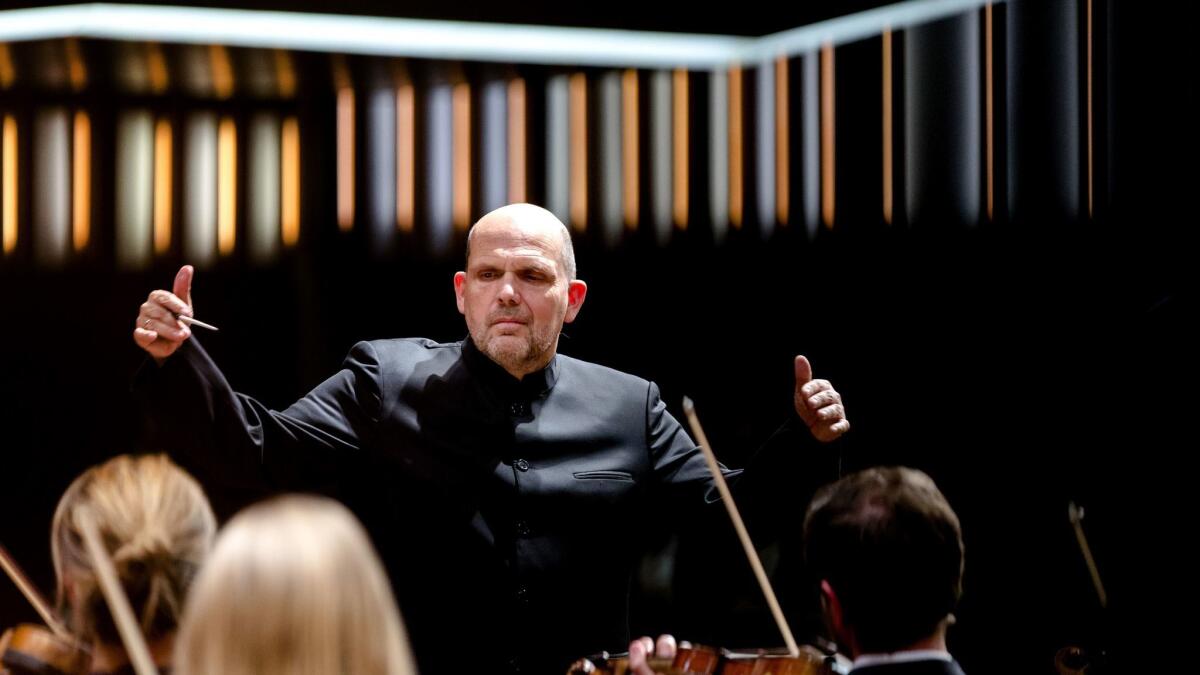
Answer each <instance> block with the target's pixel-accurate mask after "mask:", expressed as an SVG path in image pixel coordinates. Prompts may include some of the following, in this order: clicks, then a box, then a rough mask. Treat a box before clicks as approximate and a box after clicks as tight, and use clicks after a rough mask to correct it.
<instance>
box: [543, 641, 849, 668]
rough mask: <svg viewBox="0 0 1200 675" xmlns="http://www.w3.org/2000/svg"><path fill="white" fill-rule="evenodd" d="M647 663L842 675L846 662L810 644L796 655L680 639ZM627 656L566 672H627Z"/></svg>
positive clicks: (598, 658)
mask: <svg viewBox="0 0 1200 675" xmlns="http://www.w3.org/2000/svg"><path fill="white" fill-rule="evenodd" d="M646 664H647V665H648V666H649V667H650V669H651V670H653V671H654V672H655V673H660V674H661V675H768V674H769V675H844V673H846V672H848V670H849V661H848V660H846V658H845V657H843V656H840V655H838V654H836V653H826V652H823V651H821V650H819V649H817V648H816V647H812V646H810V645H800V647H799V650H798V653H797V654H794V655H793V654H791V653H788V652H787V650H786V649H784V650H763V649H758V650H754V651H735V650H728V649H720V650H718V649H715V648H713V647H707V646H703V645H691V644H689V643H687V642H682V643H680V645H679V649H678V651H677V652H676V654H675V657H674V658H661V657H653V658H647V659H646ZM629 672H630V671H629V656H628V655H626V654H619V655H610V654H608V653H607V652H602V653H601V654H598V655H595V656H589V657H585V658H582V659H579V660H578V661H576V662H575V663H573V664H571V666H570V668H569V669H568V670H567V675H626V674H627V673H629Z"/></svg>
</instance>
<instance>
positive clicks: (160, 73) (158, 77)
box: [146, 42, 169, 94]
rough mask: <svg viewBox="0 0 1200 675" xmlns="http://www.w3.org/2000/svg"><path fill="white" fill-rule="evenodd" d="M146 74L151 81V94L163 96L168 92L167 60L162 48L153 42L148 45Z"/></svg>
mask: <svg viewBox="0 0 1200 675" xmlns="http://www.w3.org/2000/svg"><path fill="white" fill-rule="evenodd" d="M146 72H147V75H148V76H149V80H150V93H152V94H162V93H164V92H166V91H167V84H168V79H169V78H168V75H167V59H166V57H164V56H163V53H162V47H160V46H159V45H157V44H155V43H153V42H149V43H147V44H146Z"/></svg>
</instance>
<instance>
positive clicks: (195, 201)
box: [181, 112, 217, 267]
mask: <svg viewBox="0 0 1200 675" xmlns="http://www.w3.org/2000/svg"><path fill="white" fill-rule="evenodd" d="M186 129H187V130H186V132H185V133H186V138H185V143H186V153H185V154H184V159H185V161H184V162H183V167H184V169H183V172H184V175H183V179H184V180H183V185H184V188H185V189H184V190H183V191H182V193H181V194H182V195H183V207H184V210H183V229H182V233H183V234H182V236H181V240H182V244H183V257H184V259H185V260H188V261H189V262H193V263H195V264H196V265H197V266H201V267H203V266H207V265H211V264H212V263H213V261H214V260H215V259H216V257H217V255H216V254H217V118H216V115H214V114H213V113H211V112H200V113H193V114H191V115H190V116H189V117H188V119H187V127H186Z"/></svg>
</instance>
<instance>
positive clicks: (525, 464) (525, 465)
mask: <svg viewBox="0 0 1200 675" xmlns="http://www.w3.org/2000/svg"><path fill="white" fill-rule="evenodd" d="M513 466H515V467H517V470H518V471H528V470H529V461H528V460H525V459H518V460H517V461H516V462H513Z"/></svg>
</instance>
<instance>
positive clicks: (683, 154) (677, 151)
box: [671, 68, 689, 229]
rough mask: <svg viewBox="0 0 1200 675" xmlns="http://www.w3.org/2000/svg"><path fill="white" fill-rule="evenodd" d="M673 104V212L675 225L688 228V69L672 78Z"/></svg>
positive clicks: (676, 72)
mask: <svg viewBox="0 0 1200 675" xmlns="http://www.w3.org/2000/svg"><path fill="white" fill-rule="evenodd" d="M672 80H673V81H672V87H671V89H672V91H671V93H672V96H671V105H672V109H673V110H674V113H675V115H674V118H675V119H674V124H673V125H672V132H673V136H674V141H675V142H674V143H673V149H674V162H672V164H673V166H674V171H673V172H672V175H673V176H674V178H675V180H674V185H673V197H674V207H673V208H672V213H673V215H674V217H675V227H678V228H680V229H687V224H688V196H689V195H688V178H689V176H688V155H689V148H688V131H689V127H688V98H689V97H688V71H687V70H685V69H683V68H676V69H675V73H674V76H673V78H672Z"/></svg>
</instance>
